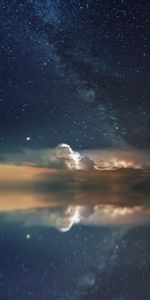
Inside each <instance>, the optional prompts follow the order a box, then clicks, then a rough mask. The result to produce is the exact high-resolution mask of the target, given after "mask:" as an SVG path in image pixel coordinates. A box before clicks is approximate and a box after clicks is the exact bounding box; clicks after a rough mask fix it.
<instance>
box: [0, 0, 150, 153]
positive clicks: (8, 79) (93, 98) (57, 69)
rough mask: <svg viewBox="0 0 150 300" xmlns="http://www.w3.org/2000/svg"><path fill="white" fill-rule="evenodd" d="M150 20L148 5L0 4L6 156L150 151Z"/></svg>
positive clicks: (0, 119) (0, 123) (0, 101)
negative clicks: (26, 150)
mask: <svg viewBox="0 0 150 300" xmlns="http://www.w3.org/2000/svg"><path fill="white" fill-rule="evenodd" d="M149 16H150V3H149V1H146V0H145V1H139V0H137V1H128V0H120V1H114V0H113V1H103V0H101V1H100V0H95V1H92V0H87V1H85V0H84V1H81V0H79V1H75V0H74V1H73V0H70V1H68V0H61V1H60V0H45V1H31V0H30V1H29V0H22V1H17V0H16V1H8V0H7V1H0V22H1V24H0V40H1V43H0V58H1V63H0V71H1V72H0V73H1V88H0V93H1V95H0V108H1V109H0V147H1V151H8V149H9V151H14V150H15V151H16V150H19V149H20V148H22V147H33V148H42V147H53V146H56V145H57V144H59V143H62V142H66V143H68V144H70V145H72V146H73V147H74V148H75V149H85V148H86V149H87V148H100V149H101V148H111V147H114V148H128V147H130V146H133V147H136V148H149V146H150V143H149V141H150V139H149V119H150V116H149V95H150V73H149V69H150V53H149V26H150V19H149ZM28 136H29V137H30V138H31V139H30V141H27V140H26V137H28Z"/></svg>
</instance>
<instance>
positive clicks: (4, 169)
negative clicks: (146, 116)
mask: <svg viewBox="0 0 150 300" xmlns="http://www.w3.org/2000/svg"><path fill="white" fill-rule="evenodd" d="M6 162H7V163H6ZM114 162H115V163H114ZM148 166H149V160H148V153H147V152H146V151H144V150H143V151H140V152H139V151H133V150H132V151H117V150H113V151H111V150H110V151H100V150H95V151H93V150H91V151H83V152H81V153H79V152H77V151H74V150H73V149H72V148H71V147H70V146H69V145H67V144H60V145H58V146H57V147H56V148H54V149H43V150H30V149H27V150H23V151H22V153H19V154H9V155H7V156H5V163H4V162H3V164H0V190H1V192H0V212H1V214H4V215H5V219H7V220H11V221H17V222H18V221H20V222H21V223H22V224H25V225H26V226H31V225H39V226H50V227H51V226H53V227H56V228H57V229H59V230H61V231H67V230H69V229H70V228H71V227H72V226H73V225H74V224H78V223H80V224H86V225H95V226H97V225H107V224H109V225H117V224H124V225H125V224H127V225H129V224H130V225H134V224H137V223H138V224H143V223H144V222H148V221H149V216H150V205H149V194H150V189H149V179H150V171H149V167H148Z"/></svg>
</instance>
